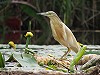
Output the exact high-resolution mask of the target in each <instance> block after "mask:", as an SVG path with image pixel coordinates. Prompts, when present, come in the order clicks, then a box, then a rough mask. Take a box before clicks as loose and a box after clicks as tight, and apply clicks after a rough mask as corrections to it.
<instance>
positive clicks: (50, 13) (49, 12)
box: [38, 11, 57, 17]
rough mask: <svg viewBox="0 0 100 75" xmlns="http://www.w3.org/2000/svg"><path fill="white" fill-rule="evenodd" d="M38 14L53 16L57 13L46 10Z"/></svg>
mask: <svg viewBox="0 0 100 75" xmlns="http://www.w3.org/2000/svg"><path fill="white" fill-rule="evenodd" d="M38 14H40V15H44V16H47V17H53V16H56V15H57V14H56V13H55V12H53V11H48V12H43V13H38Z"/></svg>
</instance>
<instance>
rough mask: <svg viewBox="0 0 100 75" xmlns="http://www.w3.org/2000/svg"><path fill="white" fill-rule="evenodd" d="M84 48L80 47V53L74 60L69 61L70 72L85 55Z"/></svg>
mask: <svg viewBox="0 0 100 75" xmlns="http://www.w3.org/2000/svg"><path fill="white" fill-rule="evenodd" d="M86 48H87V47H86V46H83V47H81V49H80V51H79V52H78V53H77V55H76V56H75V58H74V59H73V60H72V61H71V63H70V72H71V73H72V72H74V65H76V64H77V63H78V61H79V60H80V59H81V58H82V56H83V55H84V53H85V50H86Z"/></svg>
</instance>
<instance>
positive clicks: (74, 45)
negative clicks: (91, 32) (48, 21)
mask: <svg viewBox="0 0 100 75" xmlns="http://www.w3.org/2000/svg"><path fill="white" fill-rule="evenodd" d="M65 31H66V34H67V36H68V37H67V42H68V43H69V47H70V48H71V49H72V50H73V51H74V52H76V53H77V52H78V51H79V49H80V46H79V44H78V43H77V40H76V38H75V36H74V34H73V33H72V31H71V30H70V29H69V28H68V27H67V26H65Z"/></svg>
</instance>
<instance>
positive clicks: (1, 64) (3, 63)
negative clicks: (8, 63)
mask: <svg viewBox="0 0 100 75" xmlns="http://www.w3.org/2000/svg"><path fill="white" fill-rule="evenodd" d="M4 67H5V62H4V58H3V57H2V53H1V52H0V68H4Z"/></svg>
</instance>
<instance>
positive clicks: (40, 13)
mask: <svg viewBox="0 0 100 75" xmlns="http://www.w3.org/2000/svg"><path fill="white" fill-rule="evenodd" d="M37 14H38V15H44V16H46V13H37Z"/></svg>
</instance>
